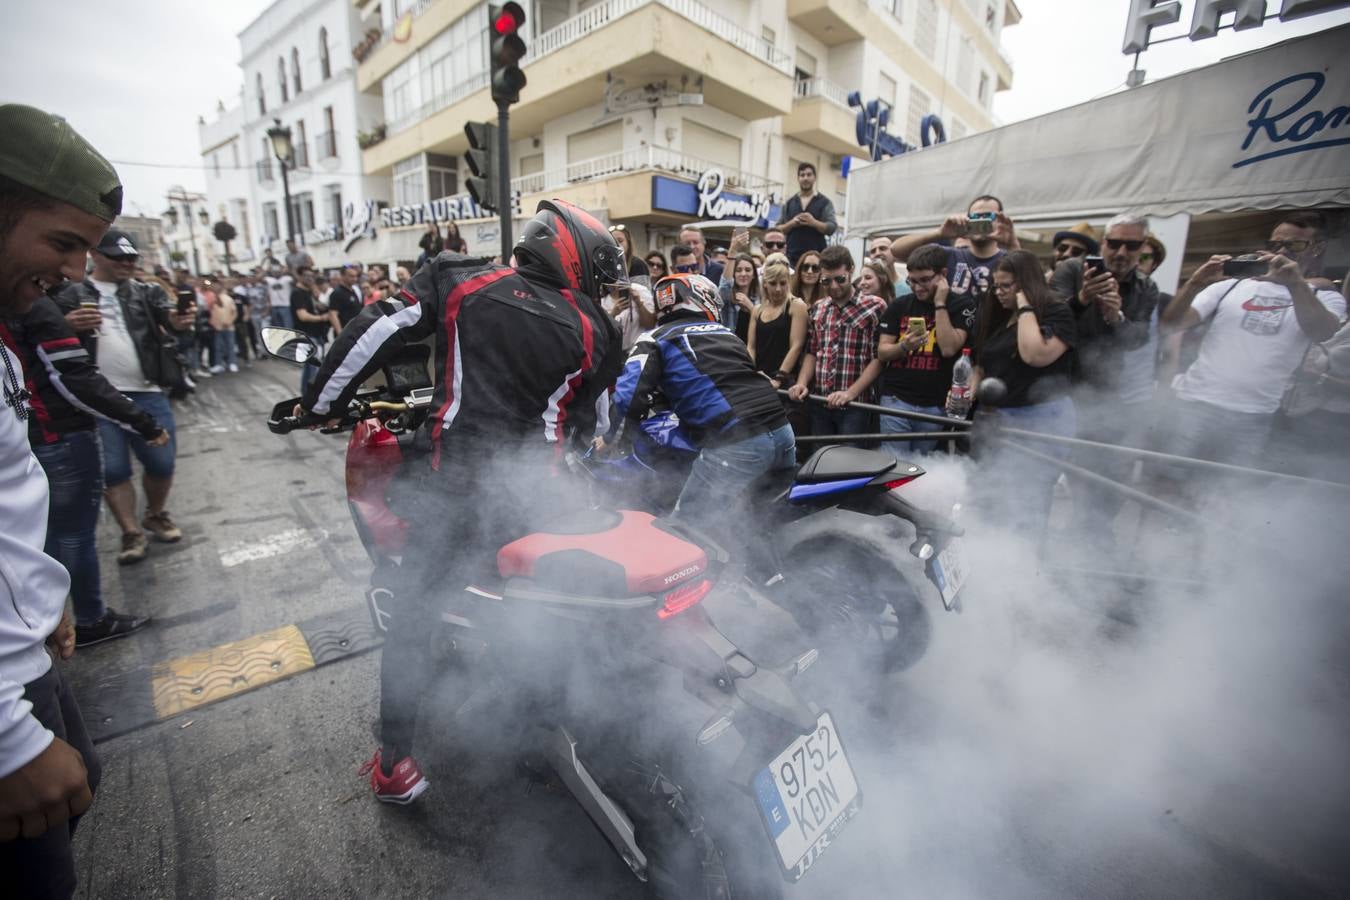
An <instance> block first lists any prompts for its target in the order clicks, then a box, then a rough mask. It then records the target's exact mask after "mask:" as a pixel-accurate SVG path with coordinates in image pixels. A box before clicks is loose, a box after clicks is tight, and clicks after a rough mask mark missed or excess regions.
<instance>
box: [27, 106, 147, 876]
mask: <svg viewBox="0 0 1350 900" xmlns="http://www.w3.org/2000/svg"><path fill="white" fill-rule="evenodd" d="M121 209H122V185H121V182H120V181H119V180H118V178H117V173H116V172H115V171H114V170H113V167H112V166H111V165H109V163H108V161H107V160H105V159H104V158H103V157H102V156H100V155H99V154H98V153H97V152H96V151H95V150H94V148H93V147H91V146H89V144H88V142H87V141H85V140H84V139H83V138H81V137H80V136H79V135H78V134H76V133H75V131H74V130H73V129H72V128H71V127H70V126H69V125H68V124H67V123H66V122H65V120H63V119H61V118H59V117H57V116H53V115H51V114H49V113H45V112H43V111H41V110H38V109H34V108H32V107H30V106H22V105H19V104H6V105H2V106H0V319H3V318H7V317H10V316H15V315H22V314H23V313H25V312H27V311H28V310H29V309H30V308H31V307H32V305H33V303H34V302H35V301H36V300H37V298H38V297H39V296H41V295H42V294H44V293H46V292H48V291H50V290H52V289H53V288H55V287H57V286H58V285H60V284H61V283H63V282H65V281H67V280H79V279H81V278H83V277H84V262H85V256H86V254H87V253H88V252H89V249H90V248H91V247H93V246H95V245H97V244H98V242H99V239H100V238H102V236H103V233H104V232H105V231H107V230H108V225H109V224H111V222H112V221H113V219H115V218H116V217H117V215H118V213H119V212H121ZM0 339H2V342H3V346H0V357H3V360H0V361H2V362H3V371H0V383H2V384H3V388H4V405H3V406H0V570H3V576H4V577H0V884H3V885H4V886H5V888H4V891H5V894H6V896H13V897H69V896H71V895H72V894H73V893H74V891H75V861H74V857H73V855H72V852H71V835H72V833H73V831H74V827H75V821H76V819H77V818H78V816H79V815H80V814H81V813H83V812H84V811H85V810H87V809H88V808H89V805H90V803H92V802H93V790H94V789H95V788H96V787H97V786H98V778H99V761H98V757H97V756H96V755H95V753H94V748H93V744H92V743H91V742H90V740H89V736H88V734H87V732H86V731H85V728H84V721H83V720H82V719H81V718H80V711H79V707H78V706H77V705H76V703H75V698H74V696H73V694H72V693H71V691H70V688H69V686H68V685H67V684H66V682H65V679H64V678H63V677H62V675H61V671H60V669H58V668H57V667H56V666H55V665H53V658H54V657H55V656H57V655H59V656H60V657H61V658H63V659H68V658H69V657H70V656H71V654H73V653H74V651H75V635H74V629H73V627H72V626H71V623H70V618H69V617H68V616H66V615H64V612H65V605H66V594H67V593H68V591H69V588H70V576H69V575H68V574H67V572H66V570H65V569H64V568H62V567H61V565H60V564H59V563H57V562H56V560H54V559H52V558H51V557H50V556H47V555H46V554H45V553H43V552H42V548H43V545H44V543H45V541H46V532H47V510H48V491H47V479H46V477H45V476H44V475H43V470H42V467H41V466H40V465H38V462H37V460H36V459H34V457H33V454H32V451H31V450H30V449H29V446H28V428H27V418H28V416H30V415H32V409H31V407H30V406H29V402H28V401H29V398H28V395H27V391H26V390H24V387H23V385H24V378H23V372H22V369H21V367H20V364H19V359H18V357H17V356H16V355H15V354H14V353H13V352H11V349H10V347H9V346H8V343H9V335H8V332H7V330H6V329H5V328H4V326H3V325H2V324H0ZM49 651H50V652H49Z"/></svg>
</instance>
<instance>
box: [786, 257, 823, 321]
mask: <svg viewBox="0 0 1350 900" xmlns="http://www.w3.org/2000/svg"><path fill="white" fill-rule="evenodd" d="M792 295H793V296H794V297H801V298H802V300H804V301H805V302H806V308H807V309H810V308H811V307H813V306H815V305H816V301H818V300H821V299H823V298H824V297H825V288H824V286H823V285H822V284H821V283H820V254H819V253H817V252H816V251H814V250H807V251H806V252H805V253H803V254H802V255H801V256H799V257H797V270H796V271H795V272H793V274H792Z"/></svg>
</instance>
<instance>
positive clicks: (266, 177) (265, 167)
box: [257, 159, 276, 184]
mask: <svg viewBox="0 0 1350 900" xmlns="http://www.w3.org/2000/svg"><path fill="white" fill-rule="evenodd" d="M257 166H258V183H259V184H268V183H270V182H273V181H275V180H276V178H275V177H274V176H273V175H272V161H271V160H270V159H260V160H258V162H257Z"/></svg>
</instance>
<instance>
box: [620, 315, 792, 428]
mask: <svg viewBox="0 0 1350 900" xmlns="http://www.w3.org/2000/svg"><path fill="white" fill-rule="evenodd" d="M614 406H615V409H616V410H617V412H618V414H619V417H620V418H621V419H622V420H623V423H624V426H625V427H630V426H631V425H632V424H633V423H636V422H638V421H641V420H642V419H643V418H644V417H645V416H646V415H647V413H648V412H649V411H651V410H652V409H653V408H656V407H661V406H666V407H669V408H670V409H672V410H674V412H675V414H676V415H677V416H679V417H680V426H681V430H682V431H684V432H685V433H686V434H688V435H689V437H690V439H691V440H693V441H695V442H696V443H697V444H699V445H700V446H703V447H709V446H719V445H724V444H731V443H735V442H736V441H739V440H744V439H745V438H748V437H753V436H754V435H757V434H762V433H764V432H766V431H772V430H773V429H775V428H778V427H780V426H782V425H786V424H787V417H786V416H785V415H784V414H783V404H782V403H781V402H780V401H779V399H778V395H777V393H775V392H774V389H773V385H771V384H770V383H769V381H768V379H766V378H765V377H764V376H763V375H761V374H760V373H759V372H756V371H755V364H754V363H753V362H751V360H750V353H749V352H748V351H747V350H746V347H745V344H744V343H742V342H741V339H740V338H738V337H736V335H735V333H734V332H732V331H730V330H729V329H728V328H727V327H726V326H725V325H722V324H721V323H720V322H710V321H708V320H707V319H706V318H704V317H702V316H700V315H699V314H698V313H695V312H692V311H691V312H688V313H683V312H681V313H676V314H675V316H674V317H672V319H671V320H670V321H667V322H666V323H664V324H662V325H658V326H657V327H656V328H655V329H653V330H652V331H649V332H647V333H646V334H644V335H642V336H641V337H640V338H638V342H637V344H636V345H634V347H633V350H632V352H631V353H629V355H628V362H627V363H626V364H625V366H624V370H623V374H622V375H620V376H619V383H618V385H617V386H616V388H615V390H614Z"/></svg>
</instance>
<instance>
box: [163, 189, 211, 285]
mask: <svg viewBox="0 0 1350 900" xmlns="http://www.w3.org/2000/svg"><path fill="white" fill-rule="evenodd" d="M166 199H167V200H168V201H169V208H168V209H166V210H165V211H164V215H165V216H166V217H167V218H168V219H169V221H170V222H171V223H173V227H174V228H175V229H176V228H177V227H178V210H177V209H175V208H174V206H173V203H174V202H175V201H177V202H178V203H181V204H183V218H184V219H185V220H186V221H187V227H188V243H189V244H191V245H192V274H193V275H200V274H202V266H201V260H200V258H199V257H198V256H197V232H196V229H195V228H193V227H192V218H193V216H192V202H193V200H195V199H197V198H194V197H193V196H192V195H191V194H189V193H188V192H187V191H186V190H185V189H183V188H181V187H177V186H175V187H174V188H173V189H172V190H171V191H170V192H169V195H168V197H167V198H166ZM202 219H203V222H209V221H210V216H208V215H207V214H206V212H205V211H203V212H202Z"/></svg>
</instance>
